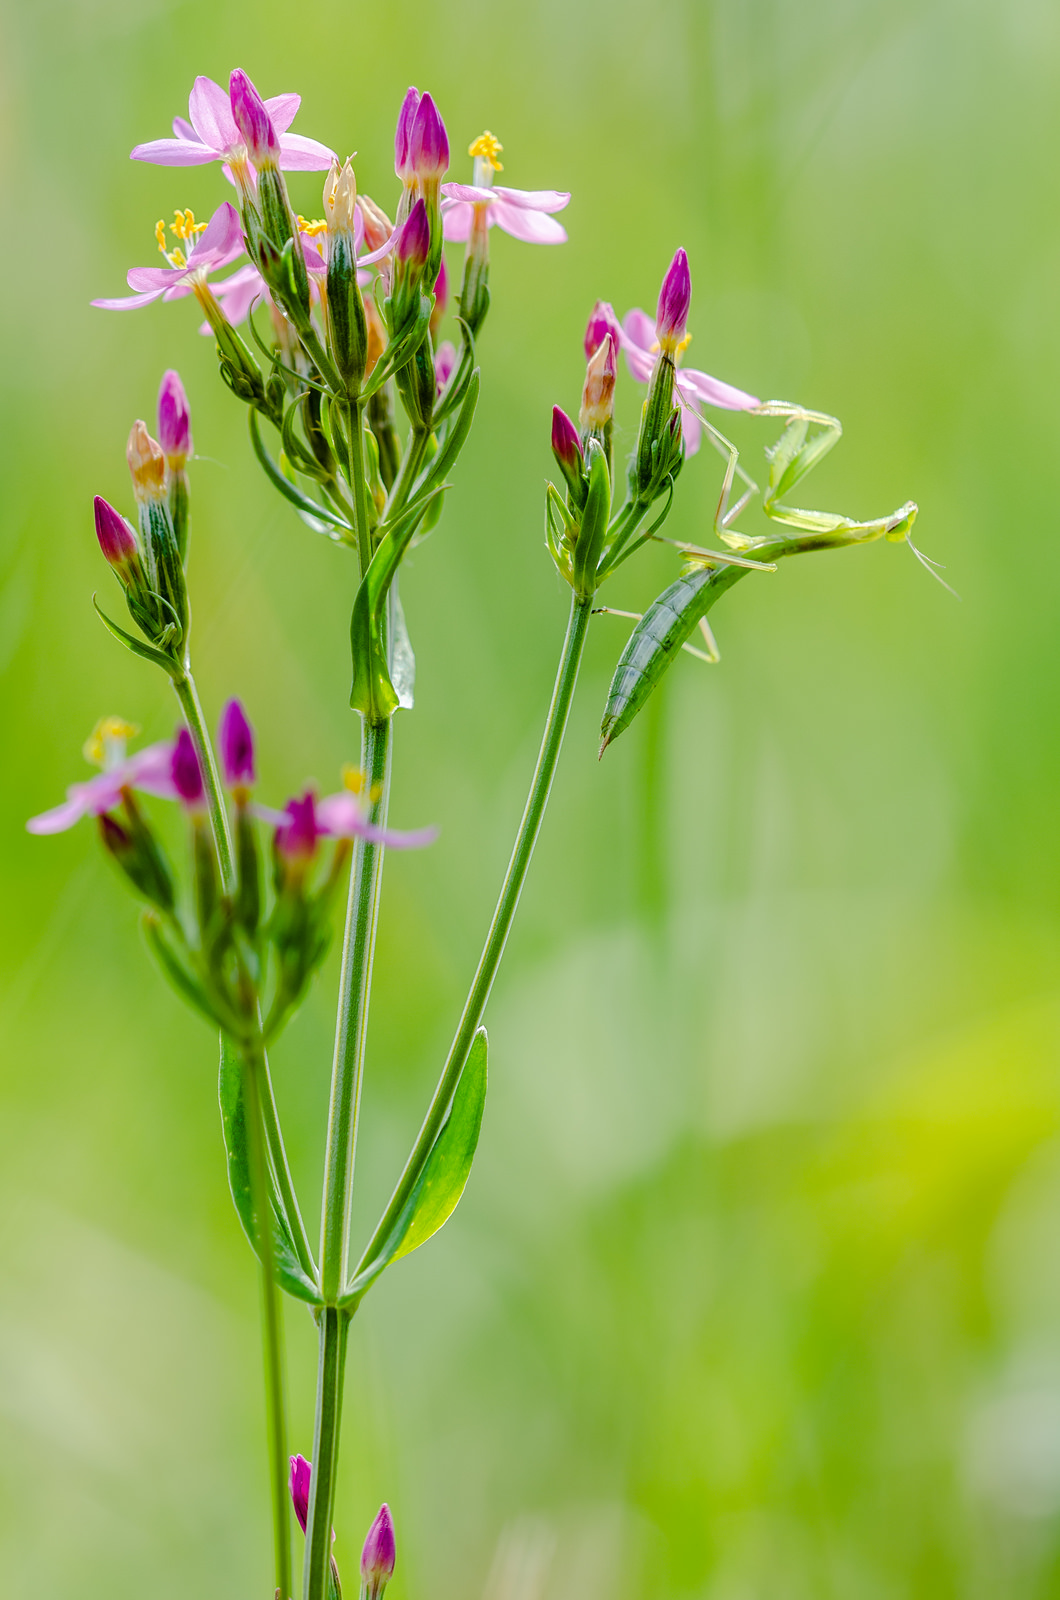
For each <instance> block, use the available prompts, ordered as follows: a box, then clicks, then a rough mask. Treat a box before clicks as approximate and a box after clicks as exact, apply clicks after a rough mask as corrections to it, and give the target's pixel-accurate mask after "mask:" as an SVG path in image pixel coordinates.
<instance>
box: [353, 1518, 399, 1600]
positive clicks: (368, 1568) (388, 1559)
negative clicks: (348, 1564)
mask: <svg viewBox="0 0 1060 1600" xmlns="http://www.w3.org/2000/svg"><path fill="white" fill-rule="evenodd" d="M396 1560H397V1547H396V1545H395V1543H394V1519H393V1518H392V1517H391V1515H390V1507H389V1506H388V1505H387V1504H386V1502H385V1501H384V1502H383V1504H382V1505H381V1506H380V1507H379V1514H378V1516H377V1517H376V1519H375V1521H374V1522H373V1523H372V1526H371V1527H370V1528H369V1529H368V1537H367V1539H365V1541H364V1549H363V1550H362V1551H361V1577H362V1578H363V1579H364V1584H365V1588H366V1590H367V1594H368V1600H378V1596H379V1595H381V1594H382V1592H383V1590H384V1589H385V1588H386V1586H387V1583H388V1582H389V1581H390V1579H391V1578H392V1577H393V1575H394V1563H395V1561H396Z"/></svg>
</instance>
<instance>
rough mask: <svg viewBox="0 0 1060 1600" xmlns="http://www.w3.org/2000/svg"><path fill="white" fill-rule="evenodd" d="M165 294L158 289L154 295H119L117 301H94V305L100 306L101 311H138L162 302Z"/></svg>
mask: <svg viewBox="0 0 1060 1600" xmlns="http://www.w3.org/2000/svg"><path fill="white" fill-rule="evenodd" d="M163 293H164V291H163V290H162V289H156V290H155V291H154V293H153V294H125V295H119V296H118V298H117V299H116V300H93V302H92V304H93V305H94V306H99V308H100V310H101V311H138V310H139V309H140V307H141V306H149V305H151V304H153V302H154V301H155V300H161V298H162V295H163Z"/></svg>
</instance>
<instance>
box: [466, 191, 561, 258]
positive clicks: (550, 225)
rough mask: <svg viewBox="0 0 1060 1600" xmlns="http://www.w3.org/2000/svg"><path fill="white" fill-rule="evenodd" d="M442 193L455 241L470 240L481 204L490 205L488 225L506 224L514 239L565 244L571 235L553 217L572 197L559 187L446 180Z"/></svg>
mask: <svg viewBox="0 0 1060 1600" xmlns="http://www.w3.org/2000/svg"><path fill="white" fill-rule="evenodd" d="M442 195H443V196H444V198H443V200H442V216H443V218H444V223H445V237H446V238H447V239H449V240H451V241H452V242H453V243H454V244H466V242H467V240H468V237H469V236H470V233H471V224H472V220H473V217H474V208H475V206H477V205H479V206H484V207H485V208H486V225H487V227H490V228H494V227H496V228H503V230H504V232H505V233H510V234H511V236H512V238H513V239H523V240H525V241H526V243H527V244H563V242H564V240H565V239H566V237H567V231H566V229H565V228H564V227H563V226H562V225H561V224H560V223H558V222H555V221H554V220H553V217H552V213H553V212H555V211H562V210H563V208H564V206H565V205H567V204H568V202H569V201H570V195H569V194H564V193H562V192H561V191H560V190H558V189H506V188H503V187H500V186H498V187H497V188H493V187H492V186H490V187H489V188H487V187H485V186H480V185H478V184H473V183H443V184H442Z"/></svg>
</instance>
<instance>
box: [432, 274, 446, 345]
mask: <svg viewBox="0 0 1060 1600" xmlns="http://www.w3.org/2000/svg"><path fill="white" fill-rule="evenodd" d="M448 307H449V274H448V272H447V271H446V269H445V257H444V256H443V257H442V259H441V261H440V262H439V263H438V276H437V277H436V278H435V280H434V310H433V311H432V312H431V332H432V333H435V332H437V329H438V325H439V324H440V322H441V320H442V318H443V317H444V316H445V313H446V311H447V309H448Z"/></svg>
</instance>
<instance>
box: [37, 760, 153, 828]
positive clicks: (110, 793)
mask: <svg viewBox="0 0 1060 1600" xmlns="http://www.w3.org/2000/svg"><path fill="white" fill-rule="evenodd" d="M174 748H175V746H174V742H173V740H172V739H165V740H163V741H162V742H161V743H160V744H149V745H148V746H147V747H146V749H143V750H138V751H137V752H136V754H135V755H133V756H129V757H127V758H126V759H125V760H122V761H118V762H116V763H115V765H113V766H111V767H108V768H107V770H106V771H104V772H100V773H97V775H96V776H95V777H94V778H89V779H88V780H87V782H85V783H74V784H71V786H70V788H69V789H67V791H66V799H65V800H64V802H63V804H62V805H59V806H54V807H53V808H52V810H51V811H43V812H41V814H40V815H39V816H36V817H31V818H30V819H29V821H28V822H27V823H26V827H27V829H28V830H29V832H30V833H65V832H66V830H67V828H72V827H73V825H74V823H75V822H80V820H81V818H82V817H99V816H102V814H103V812H104V811H111V810H113V808H114V807H115V806H116V805H119V804H120V803H121V797H122V790H123V789H140V790H142V791H143V793H144V794H154V795H160V796H161V798H162V799H163V800H175V799H176V798H177V790H176V785H175V784H174V782H173V751H174Z"/></svg>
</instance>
